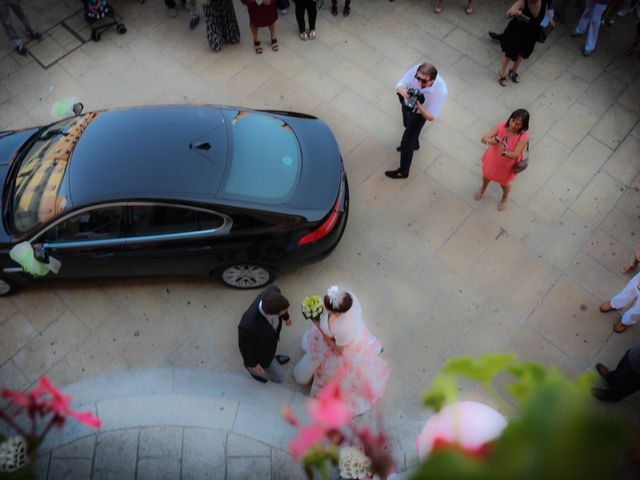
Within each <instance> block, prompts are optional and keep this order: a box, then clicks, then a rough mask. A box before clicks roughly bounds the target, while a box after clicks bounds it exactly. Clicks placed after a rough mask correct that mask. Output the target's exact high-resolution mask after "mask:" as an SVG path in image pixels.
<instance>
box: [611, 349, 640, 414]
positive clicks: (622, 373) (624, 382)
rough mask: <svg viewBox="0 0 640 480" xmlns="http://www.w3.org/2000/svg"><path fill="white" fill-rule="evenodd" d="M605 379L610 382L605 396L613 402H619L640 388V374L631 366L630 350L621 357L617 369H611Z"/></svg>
mask: <svg viewBox="0 0 640 480" xmlns="http://www.w3.org/2000/svg"><path fill="white" fill-rule="evenodd" d="M605 380H606V382H607V383H608V384H609V388H608V389H607V390H605V398H606V399H607V400H609V401H612V402H618V401H620V400H622V399H623V398H625V397H628V396H629V395H631V394H632V393H635V392H637V391H638V390H640V375H638V374H637V373H636V372H635V370H634V369H633V368H632V367H631V363H630V362H629V350H627V352H626V353H625V354H624V355H623V357H622V358H621V359H620V361H619V362H618V366H617V367H616V369H615V370H610V371H609V373H608V374H607V376H606V377H605Z"/></svg>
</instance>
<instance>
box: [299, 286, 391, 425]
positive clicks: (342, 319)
mask: <svg viewBox="0 0 640 480" xmlns="http://www.w3.org/2000/svg"><path fill="white" fill-rule="evenodd" d="M349 293H350V295H351V297H352V299H353V304H352V306H351V308H350V309H349V310H348V311H346V312H345V313H343V314H342V315H339V316H338V317H337V318H336V319H335V320H334V321H333V322H332V324H331V326H329V317H328V315H327V313H326V312H323V313H322V315H321V316H320V322H319V325H318V326H316V325H311V327H309V328H308V329H307V330H306V331H305V332H304V334H303V335H302V342H301V344H302V349H303V350H304V351H305V354H304V356H303V357H302V359H301V360H300V361H299V362H298V363H297V364H296V366H295V367H294V369H293V375H294V377H295V379H296V381H297V382H298V383H301V384H307V383H309V382H310V381H311V380H312V379H313V383H312V385H311V396H312V397H314V396H316V394H317V393H318V391H319V390H320V389H322V387H324V386H325V385H326V384H327V383H329V381H330V380H331V379H333V378H334V377H335V376H336V375H338V374H341V373H342V375H343V376H342V380H341V386H342V390H343V393H344V394H345V396H346V397H347V399H348V401H349V404H350V407H351V410H352V413H353V415H360V414H362V413H364V412H366V411H367V410H369V409H370V408H371V407H372V406H373V405H374V404H375V403H376V402H377V401H378V400H379V399H380V398H381V397H382V395H383V394H384V390H385V388H386V385H387V381H388V380H389V365H388V364H387V362H385V361H384V360H383V359H381V358H380V357H379V356H378V355H379V354H380V351H381V350H382V347H381V345H380V342H379V341H378V339H377V338H376V337H375V336H374V335H373V334H371V332H369V330H368V329H367V327H366V325H365V324H364V321H363V320H362V309H361V307H360V302H358V299H357V298H356V296H355V295H354V294H353V293H351V292H349ZM318 327H320V329H321V330H322V332H323V333H324V334H325V335H327V336H328V337H332V338H333V339H334V340H335V342H336V344H337V345H338V346H340V347H343V350H342V353H336V352H335V351H334V350H333V349H332V348H331V347H330V346H329V345H328V344H327V342H326V341H325V339H324V337H323V336H322V334H321V333H320V330H319V329H318Z"/></svg>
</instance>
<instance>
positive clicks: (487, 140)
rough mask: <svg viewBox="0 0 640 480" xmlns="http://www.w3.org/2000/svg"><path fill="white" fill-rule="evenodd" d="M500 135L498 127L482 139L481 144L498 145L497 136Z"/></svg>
mask: <svg viewBox="0 0 640 480" xmlns="http://www.w3.org/2000/svg"><path fill="white" fill-rule="evenodd" d="M497 135H498V126H497V125H496V126H495V127H493V128H492V129H491V130H489V131H488V132H487V133H485V134H484V135H483V136H482V137H481V138H480V143H484V144H485V145H497V144H498V142H496V136H497Z"/></svg>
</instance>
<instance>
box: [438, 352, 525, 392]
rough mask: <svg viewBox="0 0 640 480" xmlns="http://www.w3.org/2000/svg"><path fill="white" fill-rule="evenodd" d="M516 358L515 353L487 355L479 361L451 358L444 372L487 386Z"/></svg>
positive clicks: (469, 358) (466, 358) (468, 358)
mask: <svg viewBox="0 0 640 480" xmlns="http://www.w3.org/2000/svg"><path fill="white" fill-rule="evenodd" d="M516 358H518V356H517V355H516V354H515V353H487V354H485V355H483V356H481V357H479V358H477V359H476V358H473V357H458V358H450V359H448V360H447V362H446V364H445V366H444V368H443V369H442V371H443V372H444V373H448V374H449V375H459V376H461V377H467V378H469V379H471V380H474V381H476V382H480V383H482V384H485V385H486V384H488V383H490V382H491V381H492V380H493V379H494V378H495V377H496V375H498V374H499V373H500V372H502V371H504V370H505V369H506V368H507V367H508V366H509V365H510V364H511V363H513V361H514V360H515V359H516Z"/></svg>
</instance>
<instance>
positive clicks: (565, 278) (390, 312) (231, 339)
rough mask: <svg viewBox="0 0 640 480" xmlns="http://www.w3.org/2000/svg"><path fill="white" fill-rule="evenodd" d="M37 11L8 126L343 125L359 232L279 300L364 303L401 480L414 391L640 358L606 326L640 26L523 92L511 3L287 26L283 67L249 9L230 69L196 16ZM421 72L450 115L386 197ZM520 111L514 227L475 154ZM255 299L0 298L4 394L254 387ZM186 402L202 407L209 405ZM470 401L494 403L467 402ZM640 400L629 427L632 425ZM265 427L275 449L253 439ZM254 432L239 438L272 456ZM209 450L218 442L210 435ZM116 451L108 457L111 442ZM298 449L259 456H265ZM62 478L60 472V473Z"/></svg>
mask: <svg viewBox="0 0 640 480" xmlns="http://www.w3.org/2000/svg"><path fill="white" fill-rule="evenodd" d="M24 3H25V4H26V5H27V7H28V12H29V13H30V14H31V18H32V20H33V23H34V25H36V26H37V27H38V28H39V29H41V30H42V31H43V32H45V33H46V35H45V40H44V41H43V42H42V43H41V44H29V45H28V46H29V48H31V50H32V52H33V54H34V55H30V56H28V57H26V58H23V57H19V56H17V55H16V54H15V53H12V52H11V49H10V46H9V45H8V42H6V41H5V40H4V38H2V39H1V40H0V128H14V127H23V126H29V125H33V124H41V123H46V122H48V121H50V119H51V116H50V113H49V112H50V108H51V105H52V103H53V102H54V101H55V100H58V99H61V98H64V97H66V96H69V95H75V96H78V97H80V98H81V99H82V101H83V102H84V104H85V106H86V108H87V109H88V110H91V109H97V108H103V107H113V106H125V105H139V104H163V103H191V102H193V103H198V102H211V103H224V104H232V105H233V104H239V105H245V106H248V107H260V108H265V107H269V108H281V109H291V110H298V111H303V112H308V113H312V114H315V115H317V116H319V117H321V118H323V119H324V120H325V121H327V123H329V125H330V126H331V127H332V128H333V130H334V132H335V133H336V135H337V137H338V140H339V143H340V148H341V151H342V154H343V157H344V159H345V164H346V169H347V172H348V175H349V181H350V185H351V196H352V197H351V198H352V210H351V213H350V218H349V224H348V227H347V231H346V234H345V236H344V239H343V241H342V243H341V244H340V246H339V247H338V249H337V250H336V251H335V252H334V254H333V255H332V256H331V257H329V258H328V259H327V260H325V261H324V262H322V263H319V264H316V265H312V266H308V267H305V268H301V269H299V270H298V271H296V272H292V273H288V274H284V275H282V276H281V277H280V279H279V280H278V282H277V283H278V285H279V286H280V287H281V288H282V289H283V291H284V292H285V293H286V294H287V295H288V296H289V298H290V299H291V300H292V303H294V304H296V303H298V302H300V301H301V300H302V299H303V297H304V295H305V294H307V293H314V292H322V291H323V290H324V289H325V288H326V287H327V286H328V285H329V284H330V283H331V282H336V281H339V282H343V283H345V284H347V285H348V286H349V287H351V288H353V289H354V291H355V292H357V294H358V296H359V298H360V300H361V302H362V304H363V308H364V313H365V316H366V319H367V323H368V324H369V326H370V328H371V330H372V331H373V332H375V333H376V334H377V335H378V336H379V337H380V338H381V340H382V342H383V343H384V345H385V357H386V358H387V360H388V361H389V362H390V363H391V367H392V376H391V381H390V385H389V389H388V392H387V394H386V396H385V399H384V401H383V408H384V411H385V421H386V423H387V425H388V428H389V430H390V431H391V433H393V434H394V440H395V448H396V451H397V452H398V458H399V464H400V465H401V466H402V467H404V466H407V465H408V464H410V463H411V461H410V460H407V458H408V455H411V454H412V453H413V449H414V446H413V445H414V439H415V435H416V434H417V432H418V431H419V427H420V425H421V424H422V423H423V422H424V419H425V418H426V417H427V416H428V413H429V412H427V411H425V410H424V409H422V408H421V406H420V401H419V398H420V392H421V390H422V389H423V388H424V387H425V386H426V385H427V384H428V383H429V380H430V378H431V377H432V375H433V374H434V373H435V372H436V371H437V370H438V369H439V368H440V367H441V365H442V362H443V360H444V359H445V358H447V357H450V356H454V355H461V354H477V353H482V352H487V351H515V352H518V353H519V354H520V355H521V356H522V357H524V358H527V359H533V360H540V361H543V362H545V363H546V364H555V365H557V366H558V367H559V368H561V369H562V370H563V371H565V372H567V373H569V374H571V375H573V374H577V373H579V372H582V371H585V370H587V369H590V368H592V367H593V365H594V364H595V363H596V362H598V361H603V362H605V363H607V364H609V365H612V364H615V362H616V361H617V360H618V358H619V357H620V356H621V355H622V353H623V352H624V351H625V350H626V349H627V348H628V347H629V346H631V345H632V344H633V343H634V342H637V341H638V340H639V339H640V328H638V327H636V328H635V329H630V330H629V331H627V332H625V333H624V334H622V335H617V334H614V333H612V331H611V325H612V322H613V321H614V318H615V316H614V315H607V316H605V315H602V314H600V313H599V312H598V308H597V307H598V305H599V303H600V302H601V301H602V300H604V299H606V298H607V297H608V296H609V295H610V294H611V293H613V292H615V291H616V290H617V289H619V288H620V287H621V286H622V285H624V283H625V281H626V277H625V276H623V275H622V274H620V273H619V267H620V265H621V263H623V262H624V261H625V260H627V259H628V258H630V256H631V255H632V252H633V250H634V248H635V246H636V244H637V242H638V235H637V233H640V176H639V173H640V162H639V159H640V155H639V153H640V147H639V145H640V123H639V120H640V59H638V58H637V56H634V57H632V58H628V57H624V56H622V50H623V47H624V46H625V45H626V44H627V43H628V42H629V41H630V39H631V37H632V35H633V30H634V27H635V23H636V19H635V18H629V17H627V18H625V19H622V20H618V21H617V23H616V25H615V26H614V27H611V28H603V29H602V31H601V39H600V41H599V44H598V48H597V50H596V51H595V52H594V54H593V55H592V56H591V57H589V58H584V57H582V56H581V55H580V51H581V44H580V42H579V41H578V40H575V39H571V38H570V37H569V35H568V29H567V28H565V27H560V28H558V29H557V30H556V32H554V33H553V35H552V36H551V37H550V38H549V40H548V41H547V42H546V43H545V44H538V46H537V47H536V51H535V53H534V55H533V56H532V58H531V59H530V60H529V61H527V62H526V63H525V69H524V70H523V72H522V82H521V83H520V84H519V85H514V84H513V83H509V85H508V86H507V87H506V88H502V87H500V86H499V85H498V83H497V81H496V73H495V72H496V71H497V65H498V61H499V56H500V52H499V48H498V46H497V45H496V44H494V43H492V42H491V41H490V40H489V39H488V37H486V31H487V30H489V29H490V28H494V27H495V28H502V26H503V25H504V22H503V21H499V20H498V19H499V18H500V16H501V15H502V14H503V13H504V11H505V10H506V6H507V3H506V2H503V1H495V2H493V1H489V0H487V1H478V2H476V4H474V7H475V12H474V13H473V15H470V16H467V15H465V14H464V11H463V5H462V3H464V2H454V1H453V0H451V1H450V2H449V3H447V5H446V8H445V11H444V12H443V13H442V14H441V15H439V16H436V15H435V14H434V13H433V5H432V4H431V3H430V2H424V1H422V0H413V1H411V0H397V1H395V2H393V3H390V2H387V1H386V0H366V1H365V0H357V1H356V2H354V4H353V8H352V14H351V16H350V17H348V18H346V19H345V18H343V17H342V16H339V17H337V18H334V17H332V16H331V15H330V13H329V12H328V10H326V9H325V10H323V11H322V12H321V14H320V17H319V20H318V28H317V30H318V38H317V39H316V40H314V41H312V42H301V41H300V40H299V39H298V37H297V29H296V27H295V20H294V17H293V15H292V14H289V15H287V16H285V17H283V18H281V20H280V21H279V23H278V28H279V33H278V37H279V39H280V43H281V50H280V52H278V53H274V52H272V51H271V50H268V49H267V50H265V52H264V54H263V55H261V56H257V55H255V54H254V53H253V50H252V48H251V46H250V45H251V42H250V36H249V33H248V25H247V23H248V20H247V16H246V12H245V9H244V7H243V6H242V5H240V4H239V2H238V3H237V5H236V9H237V12H238V18H239V22H240V25H241V30H242V43H241V44H240V45H236V46H227V47H225V48H224V50H223V51H222V52H220V53H213V52H211V51H210V50H209V49H208V47H207V45H206V41H205V34H204V28H203V26H202V25H201V26H200V27H199V28H198V29H197V30H196V31H194V32H190V31H189V30H188V28H187V22H188V14H187V13H186V11H180V14H179V17H178V18H177V19H173V18H169V17H168V15H167V13H166V11H165V9H164V7H163V5H162V3H161V2H151V1H148V2H147V3H145V4H140V3H138V2H134V1H124V0H123V1H119V2H114V4H115V6H116V7H117V8H118V10H119V11H120V13H121V14H122V15H123V16H124V17H125V21H126V24H127V28H128V32H127V33H126V34H125V35H118V34H117V33H116V32H108V33H106V34H104V35H103V38H102V41H100V42H99V43H93V42H87V41H85V40H86V39H88V36H87V35H88V32H87V30H86V28H85V27H84V25H83V23H82V17H81V16H80V15H79V10H78V2H76V1H74V0H66V1H65V2H51V1H48V0H25V2H24ZM576 16H577V12H575V11H572V12H570V17H571V18H573V19H575V18H576ZM71 31H73V32H76V34H77V35H79V36H75V35H74V34H72V33H70V32H71ZM265 38H266V37H265ZM81 39H82V41H81ZM422 60H430V61H433V62H434V63H435V64H436V65H437V66H438V67H439V69H440V72H441V74H442V75H443V77H444V78H445V79H446V81H447V83H448V85H449V89H450V97H449V99H448V101H447V103H446V105H445V108H444V110H443V113H442V116H441V118H440V119H439V120H438V121H437V122H436V123H435V124H434V125H432V126H430V127H428V128H426V129H425V131H424V133H423V135H422V141H421V143H422V148H421V149H420V151H419V152H417V154H416V156H415V159H414V168H413V169H412V171H411V175H410V177H409V179H408V180H404V181H397V180H389V179H387V178H386V177H385V176H384V174H383V172H384V170H386V169H389V168H392V167H393V168H394V167H395V166H396V165H397V162H398V154H397V153H396V152H395V146H396V145H397V144H398V142H399V139H400V136H401V133H402V130H401V118H400V112H399V108H398V105H397V100H396V98H395V95H394V93H393V91H394V86H395V82H396V81H397V80H398V78H399V77H400V76H401V75H402V74H403V73H404V71H405V70H406V69H407V68H408V67H409V66H410V65H412V64H415V63H417V62H419V61H422ZM44 66H46V68H44ZM518 107H525V108H528V109H529V110H530V111H531V114H532V125H531V129H530V133H531V136H532V148H531V166H530V167H529V169H528V170H527V171H526V172H524V173H523V174H522V175H520V176H519V177H518V178H517V180H516V181H515V183H514V185H513V195H512V200H511V203H510V205H509V208H508V209H507V210H506V211H505V212H500V213H499V212H497V210H496V206H497V203H498V200H499V191H498V189H497V188H496V187H495V186H492V187H491V188H490V190H489V191H488V192H487V194H486V196H485V199H484V200H482V201H481V202H479V203H478V202H475V201H474V199H473V192H474V191H475V190H476V189H477V187H478V185H479V184H480V166H479V165H480V161H479V159H480V156H481V154H482V151H483V150H482V146H481V144H480V143H479V141H478V139H479V138H480V136H481V134H482V133H484V132H485V131H486V130H488V129H489V128H490V127H491V125H492V124H494V123H495V122H497V121H498V120H500V119H504V118H506V116H507V115H508V114H509V113H510V111H512V110H513V109H515V108H518ZM254 295H255V293H254V292H237V291H231V290H228V289H226V288H223V287H221V286H219V285H217V284H215V283H213V282H211V281H208V280H200V279H160V280H158V279H156V280H144V281H142V280H140V281H118V282H105V283H100V284H94V283H84V284H77V285H61V286H52V287H43V288H34V289H30V290H26V291H24V292H22V293H20V294H19V295H17V296H15V297H13V298H10V299H4V300H0V322H1V324H0V328H1V329H2V330H1V331H2V334H1V335H0V384H2V385H3V386H8V387H13V388H27V387H28V386H30V385H32V384H33V383H34V382H35V381H36V379H37V378H38V377H39V376H40V375H42V374H47V375H49V376H50V377H51V379H52V380H53V382H54V383H56V384H58V385H63V386H70V387H69V388H70V391H73V388H74V387H73V385H74V384H77V383H78V382H81V381H89V380H91V379H92V378H93V377H96V376H100V375H106V376H104V377H100V378H104V379H113V378H116V377H111V376H109V375H110V374H118V373H119V372H128V371H131V370H137V369H149V368H156V367H164V368H168V369H173V368H180V369H182V368H185V369H190V371H200V372H205V373H212V374H223V373H224V374H231V375H232V376H234V378H235V377H237V378H238V379H244V380H246V378H245V377H246V374H245V373H244V371H243V368H242V366H241V357H240V354H239V352H238V351H237V348H236V340H235V338H236V324H237V321H238V317H239V315H240V313H241V312H242V311H243V309H244V308H245V307H246V305H248V304H249V302H250V301H251V299H252V297H253V296H254ZM305 326H306V325H305V321H304V320H303V319H302V318H301V316H298V317H296V318H295V319H294V326H293V327H292V328H290V329H287V330H285V332H284V334H283V342H282V348H281V350H282V352H286V353H289V354H291V355H292V357H293V359H294V360H296V359H297V358H298V357H299V356H300V354H301V351H300V349H299V346H298V341H299V338H300V335H301V333H302V331H303V330H304V328H305ZM140 374H144V372H141V373H140ZM132 375H133V373H132ZM289 380H290V381H291V382H292V381H293V380H292V378H291V377H290V379H289ZM80 385H82V383H81V384H80ZM262 388H263V386H260V385H258V384H255V385H254V384H253V383H251V382H249V383H248V384H247V388H246V390H245V391H242V392H244V393H242V392H241V391H240V390H239V391H238V392H237V393H238V395H240V396H241V398H231V400H233V401H235V402H239V404H242V402H243V401H246V396H249V397H251V395H253V394H254V393H253V392H258V391H260V389H262ZM267 388H271V387H267ZM281 388H282V389H283V391H285V392H288V393H287V394H286V395H285V397H287V398H285V399H284V403H287V401H293V400H292V399H293V398H294V397H293V396H295V395H301V394H302V393H304V389H302V388H299V387H296V386H294V385H287V386H284V387H281ZM185 392H187V393H188V394H193V395H199V393H198V392H197V388H196V387H194V388H193V391H189V389H188V388H187V389H186V390H185ZM247 392H250V393H247ZM463 392H464V394H465V398H482V397H481V394H480V393H479V392H478V391H476V390H474V389H473V388H465V389H464V390H463ZM121 393H122V398H129V397H130V396H135V394H134V393H132V392H124V391H123V392H121ZM287 395H288V396H287ZM292 395H293V396H292ZM106 398H107V397H104V398H103V399H102V400H104V399H106ZM213 398H218V397H213ZM296 398H297V397H296ZM638 400H639V398H638V396H635V397H631V398H630V399H629V401H628V402H623V403H622V404H621V405H620V406H619V407H617V408H618V409H619V410H620V411H621V412H622V413H623V414H625V415H628V416H632V417H633V418H636V419H637V418H639V417H640V415H639V409H640V403H639V402H638ZM96 402H97V400H96ZM89 403H90V402H89ZM92 406H93V407H95V406H96V404H95V403H94V404H92ZM279 407H280V402H278V404H277V405H275V404H274V405H273V409H274V411H275V409H279ZM298 408H301V405H298ZM99 413H100V412H99ZM272 413H273V412H272ZM366 420H367V419H365V420H364V421H366ZM161 424H162V425H172V426H174V427H177V429H174V430H171V433H168V434H167V435H168V437H171V438H173V437H177V436H180V434H179V433H176V432H184V435H183V438H186V436H187V431H188V429H186V428H185V427H186V425H187V424H185V423H183V424H180V425H175V424H172V423H171V419H166V421H165V422H160V423H158V424H157V425H161ZM138 426H140V425H138ZM146 426H149V425H148V424H146ZM111 427H112V426H108V425H107V426H105V428H106V430H113V431H115V429H112V428H111ZM235 427H237V425H235ZM123 428H124V430H122V432H121V433H118V434H117V435H120V434H122V435H123V436H125V437H127V438H129V437H131V438H133V437H136V435H138V433H137V432H140V433H139V435H140V443H139V445H140V448H142V446H143V445H144V442H143V438H147V437H146V436H145V435H147V433H145V432H146V430H144V429H143V430H139V429H138V428H137V426H135V425H128V426H127V427H126V428H125V427H123ZM183 428H185V429H184V430H183ZM189 428H190V427H189ZM269 428H274V429H275V428H280V429H281V430H280V431H279V432H280V433H282V432H286V431H287V430H286V429H287V428H288V427H287V426H286V425H281V424H279V423H276V422H274V423H273V427H272V426H269ZM255 429H256V432H258V431H262V426H261V425H260V424H259V422H256V424H255ZM222 430H224V431H225V432H230V433H226V434H224V435H227V437H226V438H227V447H228V445H229V435H232V434H234V426H232V428H228V429H222ZM154 431H155V430H151V432H152V433H149V435H150V436H151V437H153V435H155V434H154V433H153V432H154ZM274 431H275V430H274ZM235 433H237V432H235ZM249 433H251V432H244V433H239V434H238V435H245V436H247V437H252V438H254V439H260V436H259V435H258V434H257V433H254V434H253V435H251V434H249ZM205 434H207V435H209V434H211V435H214V436H215V435H223V433H221V431H220V429H218V430H216V428H212V429H211V431H210V432H205ZM104 435H105V439H107V440H105V442H108V438H112V437H109V436H108V435H116V434H115V433H114V434H111V433H109V432H105V434H104ZM284 439H285V437H284V436H283V437H280V439H279V440H273V439H272V440H273V442H272V443H269V442H270V441H271V440H269V441H266V442H265V444H266V445H268V447H265V448H271V449H272V450H271V452H272V453H271V458H273V451H274V450H273V449H276V450H278V451H279V450H281V449H283V448H285V444H286V442H285V440H284ZM59 440H60V441H61V442H62V441H63V440H64V436H63V437H61V438H60V439H59ZM182 441H184V440H182ZM260 441H262V440H260ZM87 442H89V443H90V442H91V440H87ZM97 445H98V446H99V445H100V437H98V443H97ZM182 445H184V443H183V444H182ZM52 448H53V447H52ZM176 448H177V447H176ZM95 451H96V452H98V451H99V448H98V447H96V450H95ZM264 451H265V452H266V450H264ZM406 452H408V453H407V455H405V453H406ZM174 453H175V452H174ZM259 456H260V455H259ZM265 456H266V457H268V455H266V453H265ZM46 458H49V456H48V454H47V457H46ZM140 458H144V455H142V456H140V454H139V456H138V465H140ZM171 458H177V453H175V454H174V455H173V456H172V457H171ZM184 462H185V460H184V457H182V465H183V468H184V464H185V463H184ZM58 463H59V462H58ZM63 463H64V462H63ZM47 465H51V468H53V469H54V470H50V472H57V471H58V470H55V468H58V467H56V465H57V463H56V462H54V461H53V460H51V462H47ZM226 465H227V472H230V471H231V470H230V468H233V467H229V460H227V463H226ZM94 466H95V465H94ZM167 468H169V467H167ZM183 471H184V470H183ZM140 472H141V470H140V469H138V474H139V475H141V474H140ZM51 475H52V477H51V478H57V477H56V475H53V474H51ZM94 478H95V477H94ZM229 478H231V477H229ZM274 478H277V476H276V475H275V474H274Z"/></svg>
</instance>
